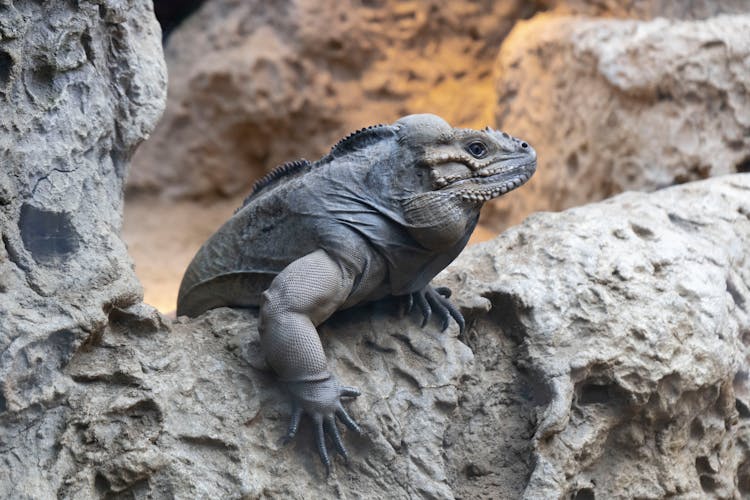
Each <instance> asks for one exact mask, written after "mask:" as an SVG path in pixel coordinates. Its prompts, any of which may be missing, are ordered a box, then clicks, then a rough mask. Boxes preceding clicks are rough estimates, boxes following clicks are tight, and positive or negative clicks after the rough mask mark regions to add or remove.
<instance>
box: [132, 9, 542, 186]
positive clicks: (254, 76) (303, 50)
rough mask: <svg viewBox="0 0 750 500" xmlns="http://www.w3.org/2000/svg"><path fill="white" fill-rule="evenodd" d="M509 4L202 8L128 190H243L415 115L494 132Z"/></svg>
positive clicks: (170, 51) (180, 34)
mask: <svg viewBox="0 0 750 500" xmlns="http://www.w3.org/2000/svg"><path fill="white" fill-rule="evenodd" d="M531 11H532V7H531V6H530V5H528V4H527V3H525V2H522V1H520V0H519V1H515V0H514V1H511V2H489V1H474V2H460V3H459V2H453V3H450V2H449V3H445V2H436V1H430V2H423V1H411V2H401V1H384V2H353V1H346V2H336V1H331V0H326V1H323V2H320V1H309V0H296V1H292V2H275V3H274V2H271V3H269V2H260V1H247V2H237V1H231V0H217V1H211V2H206V3H205V4H204V6H203V7H202V8H201V9H200V10H199V11H198V12H197V13H196V14H194V15H193V16H191V17H190V18H189V19H188V20H187V21H186V22H185V23H184V24H183V25H182V26H181V27H179V28H178V29H176V30H175V31H174V32H173V33H172V35H171V36H170V39H169V42H168V45H167V48H166V57H167V62H168V65H169V73H170V81H169V102H168V105H167V110H166V112H165V114H164V118H163V119H162V121H161V122H160V124H159V126H158V127H157V129H156V131H155V132H154V135H153V138H152V139H151V140H150V141H149V142H148V143H147V144H145V145H144V147H143V148H141V149H139V151H138V153H137V154H136V158H135V159H134V167H133V170H132V172H131V176H130V178H129V181H128V182H129V184H128V185H129V187H130V189H131V190H133V191H144V190H145V191H156V192H164V193H167V194H169V195H174V196H188V197H211V196H214V195H217V194H219V195H235V194H238V193H244V192H246V191H247V190H248V187H249V186H250V185H251V184H252V182H253V180H254V179H257V178H258V177H259V176H261V175H262V174H263V173H264V172H266V171H268V170H270V169H271V168H273V167H274V166H276V165H278V164H280V163H283V162H286V161H291V160H295V159H297V158H300V157H306V158H307V159H309V160H315V159H317V158H319V157H320V156H322V155H323V154H324V153H325V152H327V150H328V149H329V148H330V147H331V146H332V145H333V144H334V143H335V142H336V141H338V140H339V139H340V138H341V137H343V136H345V135H347V134H348V133H350V132H352V131H354V130H356V129H358V128H361V127H364V126H367V125H373V124H376V123H381V122H389V123H390V122H392V121H394V120H396V119H398V118H400V117H401V116H403V115H406V114H410V113H416V112H431V113H437V114H439V115H441V116H443V117H444V118H445V119H447V120H448V121H449V122H450V123H451V124H453V125H456V126H474V127H480V128H483V127H484V126H486V125H490V124H491V123H492V120H493V117H492V102H494V97H493V96H494V89H493V78H492V67H493V64H494V59H495V57H496V54H497V48H498V46H499V44H500V40H502V38H503V37H504V36H505V34H506V33H507V32H508V31H510V29H511V27H512V26H513V22H514V21H515V20H516V19H518V18H519V17H522V16H524V15H527V14H530V12H531Z"/></svg>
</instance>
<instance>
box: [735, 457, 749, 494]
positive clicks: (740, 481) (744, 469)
mask: <svg viewBox="0 0 750 500" xmlns="http://www.w3.org/2000/svg"><path fill="white" fill-rule="evenodd" d="M737 488H738V489H739V490H740V493H741V494H742V497H743V498H745V496H746V495H750V462H747V461H746V462H743V463H742V464H740V466H739V467H738V468H737Z"/></svg>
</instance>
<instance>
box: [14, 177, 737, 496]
mask: <svg viewBox="0 0 750 500" xmlns="http://www.w3.org/2000/svg"><path fill="white" fill-rule="evenodd" d="M749 193H750V175H744V174H743V175H734V176H726V177H721V178H716V179H711V180H708V181H702V182H699V183H690V184H686V185H684V186H678V187H673V188H670V189H667V190H664V191H660V192H658V193H654V194H651V195H648V194H636V193H627V194H623V195H621V196H618V197H616V198H613V199H611V200H609V201H606V202H603V203H598V204H593V205H588V206H584V207H580V208H576V209H572V210H569V211H566V212H563V213H559V214H538V215H535V216H532V217H530V218H529V219H528V220H527V221H525V222H524V223H523V224H521V225H519V226H517V227H514V228H512V229H510V230H509V231H507V232H506V233H504V234H503V235H501V236H500V237H498V238H496V239H495V240H493V241H491V242H488V243H485V244H481V245H477V246H474V247H472V248H470V249H468V250H467V251H466V252H465V253H464V254H463V255H461V256H460V257H459V258H458V259H457V261H456V262H455V263H454V264H453V265H452V266H450V267H449V268H448V269H447V270H446V272H444V273H443V274H442V275H441V276H440V277H439V278H440V279H439V280H438V281H439V282H440V283H441V284H445V285H448V286H451V287H452V288H453V290H454V293H455V299H456V301H457V303H458V304H459V305H460V306H461V307H462V309H463V311H464V313H465V314H466V315H467V317H468V318H469V326H468V330H467V332H466V334H465V335H464V337H463V338H461V339H459V338H458V332H457V330H456V327H455V325H452V326H451V327H450V328H449V330H448V331H447V332H446V333H439V332H438V331H437V326H436V325H435V324H430V325H429V326H428V327H426V328H424V329H421V328H419V327H418V326H417V324H416V319H417V318H414V317H411V318H401V319H399V318H398V317H396V316H395V315H394V314H393V313H394V309H395V308H393V307H391V305H389V304H376V305H371V306H368V307H365V308H361V309H355V310H351V311H347V312H343V313H342V314H339V315H337V316H335V317H334V318H333V319H332V320H331V321H329V322H327V323H326V324H325V325H324V326H323V327H322V338H323V343H324V346H325V349H326V353H327V355H328V358H329V363H330V366H331V368H332V370H333V371H334V372H335V373H337V374H338V376H339V378H340V379H341V381H342V382H343V383H345V384H350V385H355V386H358V387H359V388H360V389H361V390H362V392H363V394H362V395H361V396H360V397H359V398H357V399H356V400H353V401H351V402H349V403H347V407H348V408H349V410H350V413H351V414H352V416H353V417H354V418H355V419H357V421H358V422H359V423H360V424H362V426H363V428H364V431H365V432H364V435H363V436H355V435H352V433H351V432H345V433H344V440H345V442H346V443H347V446H348V448H349V451H350V453H351V463H350V465H349V467H346V466H345V465H344V463H343V462H342V461H341V460H340V459H338V458H337V459H336V460H335V463H334V471H333V473H332V474H331V476H330V477H325V474H324V471H323V467H322V465H321V464H320V463H319V461H318V457H317V454H316V453H315V451H314V446H313V438H312V434H311V432H310V423H309V421H307V420H306V419H305V420H303V422H302V427H301V431H300V434H299V435H298V436H297V438H296V439H295V440H294V441H293V442H292V443H291V444H289V445H286V446H282V445H281V444H279V442H278V440H279V437H280V436H282V435H283V433H284V430H285V428H286V425H287V419H288V416H289V408H288V404H287V402H286V400H285V397H284V394H283V391H282V390H281V389H280V388H279V386H278V385H277V383H276V382H275V378H274V376H273V375H272V374H271V373H270V372H269V371H268V369H267V367H266V365H265V362H264V360H263V356H262V355H261V353H260V350H259V341H258V338H257V333H256V318H255V313H254V312H253V311H234V310H230V309H218V310H214V311H211V312H209V313H207V314H205V315H203V316H201V317H200V318H198V319H195V320H187V319H185V318H181V319H179V320H178V321H177V322H175V323H174V324H172V326H171V331H169V330H168V329H167V328H166V327H165V326H164V325H163V324H162V323H161V320H160V319H159V318H158V317H151V318H147V317H146V316H147V315H145V314H143V313H140V312H133V311H126V312H115V313H113V314H112V315H111V316H112V318H111V319H112V321H111V322H110V324H109V326H108V327H107V331H106V332H105V333H104V335H103V337H102V338H101V339H100V340H99V341H98V342H96V343H92V344H91V345H88V346H86V347H85V348H81V349H79V350H78V351H77V352H76V354H75V355H74V357H73V359H72V360H71V362H70V363H69V364H68V365H67V366H66V367H65V368H64V371H65V373H66V374H67V375H68V376H70V378H71V380H72V381H73V382H72V384H73V386H74V388H75V390H73V391H71V392H70V394H69V395H68V396H67V397H66V399H65V402H66V405H65V407H66V418H65V419H64V420H63V421H62V422H61V424H60V425H58V426H55V427H52V428H47V429H45V430H44V432H43V435H45V436H46V437H47V438H48V440H49V447H50V455H51V456H52V457H54V459H51V460H50V463H51V464H53V465H56V467H51V468H49V469H48V470H51V471H52V472H50V473H49V475H50V476H51V477H54V478H55V479H56V480H57V484H62V485H63V486H61V487H60V489H59V490H58V491H57V493H58V494H61V495H63V496H66V497H70V498H91V497H105V496H112V495H118V494H119V495H122V496H126V497H148V496H150V497H152V498H172V497H177V498H197V497H201V498H240V497H245V498H276V497H282V496H283V497H288V498H310V497H344V498H349V497H367V498H414V497H422V498H480V497H486V498H518V497H520V496H525V497H526V498H563V497H565V498H569V497H572V498H618V497H628V498H629V497H639V498H664V497H668V496H670V495H674V496H682V497H686V498H737V497H738V496H740V495H742V494H745V495H746V494H748V493H750V449H749V448H748V446H749V445H750V434H749V433H748V424H749V423H750V406H749V405H750V393H749V392H748V389H749V387H748V354H749V353H750V351H749V350H748V343H749V342H750V318H749V317H748V307H750V306H749V304H750V290H749V289H748V283H749V282H750V261H749V260H748V257H747V252H746V249H747V247H748V243H750V196H748V194H749ZM14 453H16V454H20V455H21V456H24V453H26V452H25V451H24V450H23V449H21V448H17V449H16V450H15V451H14ZM60 464H69V466H68V467H67V468H64V467H61V466H60ZM72 464H75V465H74V466H73V465H72ZM0 484H7V483H2V482H0ZM13 491H14V493H18V490H13Z"/></svg>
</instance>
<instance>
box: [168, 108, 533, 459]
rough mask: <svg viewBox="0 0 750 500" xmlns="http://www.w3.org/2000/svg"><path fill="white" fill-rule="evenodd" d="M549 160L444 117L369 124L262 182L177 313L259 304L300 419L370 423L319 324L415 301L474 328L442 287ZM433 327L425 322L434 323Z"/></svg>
mask: <svg viewBox="0 0 750 500" xmlns="http://www.w3.org/2000/svg"><path fill="white" fill-rule="evenodd" d="M535 169H536V153H535V152H534V150H533V149H532V148H531V146H529V145H528V144H526V143H525V142H522V141H520V140H518V139H515V138H513V137H511V136H509V135H508V134H505V133H501V132H498V131H495V130H492V129H489V128H487V129H485V130H482V131H476V130H470V129H460V128H452V127H451V126H449V125H448V123H446V122H445V121H444V120H443V119H441V118H439V117H437V116H434V115H428V114H425V115H411V116H406V117H404V118H402V119H400V120H398V121H397V122H395V123H394V124H392V125H377V126H373V127H369V128H367V129H363V130H360V131H358V132H355V133H353V134H351V135H350V136H348V137H346V138H345V139H343V140H341V141H340V142H339V143H338V144H336V145H335V146H334V147H333V149H332V150H331V152H330V153H329V154H328V155H327V156H325V157H323V158H322V159H320V160H319V161H317V162H315V163H309V162H307V161H305V160H300V161H297V162H292V163H288V164H286V165H283V166H282V167H279V168H278V169H276V170H275V171H273V172H271V174H269V175H268V176H266V177H265V178H263V179H261V180H260V181H259V182H258V183H256V185H255V187H254V189H253V192H252V193H251V194H250V196H248V198H247V199H246V200H245V203H244V204H243V206H242V207H241V208H240V209H239V210H238V211H237V212H236V213H235V215H234V216H233V217H232V218H231V219H229V221H227V222H226V223H225V224H224V225H223V226H222V227H221V228H220V229H219V230H218V231H217V232H216V233H215V234H214V235H213V236H212V237H211V238H210V239H209V240H208V241H207V242H206V243H205V244H204V245H203V246H202V247H201V249H200V250H199V251H198V253H197V255H196V256H195V257H194V258H193V261H192V262H191V263H190V266H189V267H188V269H187V271H186V272H185V276H184V277H183V279H182V284H181V286H180V291H179V296H178V299H177V314H178V315H188V316H197V315H199V314H201V313H203V312H204V311H206V310H208V309H212V308H215V307H221V306H230V307H231V306H240V307H242V306H245V307H246V306H260V321H259V326H258V329H259V331H260V338H261V345H262V347H263V350H264V352H265V355H266V357H267V359H268V362H269V364H270V365H271V367H273V369H274V370H275V371H276V372H277V373H278V375H279V376H280V377H281V379H282V380H283V381H285V382H287V383H288V386H289V389H290V392H291V394H292V398H293V401H292V406H293V409H292V418H291V424H290V426H289V430H288V432H287V438H289V439H291V438H292V437H294V435H295V434H296V432H297V427H298V424H299V421H300V418H301V415H302V413H303V412H304V413H307V414H308V415H309V416H310V417H312V420H313V421H314V423H315V436H316V441H317V447H318V452H319V453H320V457H321V460H322V461H323V463H324V464H325V466H326V469H328V468H329V466H330V460H329V456H328V451H327V449H326V445H325V433H328V434H329V436H330V437H331V439H332V442H333V444H334V446H335V448H336V450H337V451H338V452H339V453H340V454H341V455H342V456H344V458H346V451H345V449H344V445H343V443H342V441H341V437H340V435H339V432H338V429H337V427H336V423H335V417H336V416H338V417H339V418H340V419H341V420H342V422H343V423H344V424H345V425H346V426H347V427H349V428H350V429H352V430H354V431H357V432H358V431H359V428H358V427H357V424H356V423H354V421H353V420H352V419H351V418H350V417H349V415H348V414H347V413H346V411H345V410H344V408H343V406H342V404H341V398H342V397H347V396H357V395H359V391H358V390H357V389H354V388H351V387H345V386H341V385H339V383H338V381H337V380H336V378H335V377H334V376H333V375H332V374H331V373H330V372H329V371H328V367H327V363H326V357H325V353H324V352H323V347H322V345H321V342H320V338H319V337H318V332H317V330H316V327H317V326H318V325H319V324H320V323H322V322H323V321H325V320H326V319H327V318H328V317H329V316H331V314H333V313H334V312H335V311H338V310H340V309H345V308H348V307H352V306H355V305H357V304H361V303H363V302H368V301H373V300H378V299H381V298H384V297H386V296H389V295H393V296H400V297H404V299H405V300H407V301H408V302H409V304H410V306H411V304H412V303H415V304H416V305H417V306H418V307H419V308H420V310H421V311H422V313H423V317H424V323H426V322H427V320H428V319H429V318H430V316H431V314H433V313H434V314H435V315H436V316H437V317H438V319H439V320H440V321H441V323H442V327H443V329H445V328H447V326H448V323H449V318H450V317H453V318H454V319H455V321H456V322H457V323H458V324H459V326H460V328H461V329H463V327H464V320H463V317H462V316H461V314H460V312H459V311H458V310H457V309H456V308H455V307H454V306H453V305H452V304H451V303H450V302H449V301H448V296H449V292H448V291H445V290H436V289H434V288H432V287H431V286H430V284H429V283H430V280H432V278H433V277H434V276H435V275H436V274H437V273H438V272H440V271H441V270H442V269H443V268H445V267H446V266H447V265H448V264H449V263H450V262H451V261H453V259H454V258H456V256H457V255H458V254H459V252H461V250H462V249H463V248H464V246H465V245H466V242H467V241H468V239H469V236H470V235H471V232H472V231H473V229H474V227H475V226H476V223H477V219H478V218H479V209H480V208H481V206H482V204H483V203H484V202H486V201H487V200H489V199H491V198H494V197H497V196H499V195H502V194H504V193H506V192H508V191H510V190H512V189H514V188H516V187H518V186H520V185H521V184H523V183H524V182H526V181H527V180H528V179H529V177H531V175H532V174H533V173H534V171H535ZM424 323H423V324H424Z"/></svg>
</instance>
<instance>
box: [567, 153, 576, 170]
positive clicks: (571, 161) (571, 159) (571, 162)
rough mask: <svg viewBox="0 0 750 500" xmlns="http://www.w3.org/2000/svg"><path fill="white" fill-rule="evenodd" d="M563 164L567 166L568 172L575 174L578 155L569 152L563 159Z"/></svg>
mask: <svg viewBox="0 0 750 500" xmlns="http://www.w3.org/2000/svg"><path fill="white" fill-rule="evenodd" d="M565 166H566V167H568V172H570V173H571V174H575V173H577V172H578V167H579V164H578V155H577V154H576V153H570V154H569V155H568V157H567V158H566V160H565Z"/></svg>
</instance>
